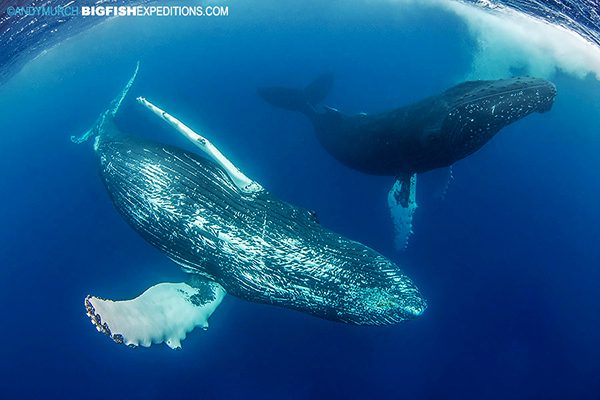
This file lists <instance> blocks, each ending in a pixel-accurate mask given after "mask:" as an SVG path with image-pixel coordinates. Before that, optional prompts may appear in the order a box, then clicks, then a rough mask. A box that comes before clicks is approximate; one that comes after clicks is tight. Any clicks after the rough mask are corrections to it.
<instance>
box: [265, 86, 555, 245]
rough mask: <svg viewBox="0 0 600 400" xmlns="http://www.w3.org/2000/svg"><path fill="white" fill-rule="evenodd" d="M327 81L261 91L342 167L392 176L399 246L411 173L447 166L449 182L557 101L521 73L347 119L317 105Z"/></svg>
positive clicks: (411, 205)
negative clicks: (465, 163)
mask: <svg viewBox="0 0 600 400" xmlns="http://www.w3.org/2000/svg"><path fill="white" fill-rule="evenodd" d="M332 83H333V77H332V75H323V76H321V77H319V78H318V79H316V80H315V81H314V82H313V83H311V84H310V85H308V86H307V87H306V88H304V89H292V88H286V87H265V88H260V89H258V93H259V95H260V96H261V97H262V98H263V99H264V100H266V101H267V102H269V103H270V104H272V105H275V106H277V107H280V108H284V109H287V110H292V111H299V112H301V113H303V114H305V115H306V116H307V117H308V118H309V119H310V121H311V122H312V124H313V126H314V129H315V132H316V135H317V138H318V140H319V142H320V143H321V145H322V146H323V147H324V148H325V149H326V150H327V151H328V152H329V154H331V155H332V156H333V157H334V158H336V159H337V160H338V161H340V162H341V163H342V164H344V165H346V166H348V167H350V168H353V169H355V170H357V171H360V172H363V173H366V174H373V175H387V176H393V177H395V178H396V182H395V183H394V185H393V187H392V189H391V190H390V193H389V195H388V204H389V207H390V210H391V213H392V217H393V219H394V225H395V227H396V235H397V236H396V238H397V242H396V243H397V245H398V247H400V248H404V247H405V246H406V243H407V240H408V238H409V236H410V234H411V233H412V217H413V214H414V212H415V210H416V207H417V203H416V199H415V189H416V174H418V173H423V172H427V171H431V170H434V169H438V168H448V170H447V172H446V177H447V179H446V181H448V179H450V178H451V176H452V174H451V170H450V169H449V168H450V167H451V166H452V164H454V163H455V162H457V161H458V160H461V159H463V158H465V157H467V156H468V155H470V154H473V153H474V152H476V151H477V150H479V149H480V148H481V147H482V146H483V145H484V144H485V143H487V142H488V141H489V140H490V139H491V138H492V137H494V135H495V134H496V133H498V132H499V131H500V130H501V129H502V128H503V127H505V126H507V125H509V124H511V123H513V122H515V121H517V120H519V119H521V118H523V117H525V116H527V115H529V114H531V113H533V112H540V113H543V112H546V111H549V110H550V109H551V107H552V104H553V102H554V98H555V96H556V88H555V86H554V84H552V83H551V82H549V81H547V80H544V79H539V78H531V77H524V76H522V77H515V78H510V79H500V80H481V81H469V82H463V83H461V84H458V85H456V86H454V87H452V88H450V89H448V90H446V91H444V92H442V93H440V94H438V95H436V96H432V97H428V98H426V99H423V100H421V101H419V102H417V103H414V104H410V105H407V106H404V107H400V108H396V109H393V110H390V111H384V112H380V113H375V114H365V113H360V114H355V115H347V114H343V113H342V112H340V111H338V110H336V109H334V108H331V107H323V108H322V109H318V108H317V105H318V104H319V103H321V102H322V101H323V100H324V98H325V97H326V95H327V93H328V92H329V90H330V88H331V87H332ZM443 191H445V189H444V190H443Z"/></svg>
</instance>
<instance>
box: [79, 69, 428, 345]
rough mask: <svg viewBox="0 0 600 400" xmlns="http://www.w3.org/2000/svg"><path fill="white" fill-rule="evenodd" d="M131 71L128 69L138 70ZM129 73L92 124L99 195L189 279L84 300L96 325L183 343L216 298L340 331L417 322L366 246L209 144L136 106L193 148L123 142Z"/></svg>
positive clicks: (393, 278)
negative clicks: (120, 118) (304, 316)
mask: <svg viewBox="0 0 600 400" xmlns="http://www.w3.org/2000/svg"><path fill="white" fill-rule="evenodd" d="M136 71H137V69H136ZM134 79H135V74H134V76H133V77H132V78H131V79H130V81H129V82H128V83H127V85H126V86H125V89H124V90H123V92H122V93H121V94H120V96H119V97H117V99H115V100H114V101H113V103H112V104H111V106H110V107H109V108H108V110H107V111H105V112H104V113H103V114H101V116H100V117H99V118H98V120H97V121H96V124H95V125H94V127H93V128H92V129H90V130H88V131H87V132H86V133H85V134H83V135H82V136H81V137H73V138H72V140H73V141H74V142H76V143H82V142H84V141H85V140H87V139H90V138H95V140H94V149H95V153H96V155H97V157H98V161H99V165H100V173H101V177H102V181H103V183H104V185H105V187H106V190H107V192H108V194H109V196H110V198H111V199H112V203H113V204H114V206H115V208H116V209H117V210H118V212H119V213H120V214H121V216H122V217H123V218H124V219H125V221H127V223H128V224H129V225H131V226H132V227H133V228H134V230H135V231H137V232H138V233H139V234H140V235H141V236H142V237H143V238H144V239H145V240H146V241H148V242H149V243H150V244H151V245H153V246H155V247H156V248H158V249H160V250H161V251H162V252H164V253H165V254H166V255H167V256H168V257H169V258H170V259H171V260H172V261H174V262H175V263H176V264H178V265H179V266H181V267H182V269H183V271H184V272H186V273H188V276H189V278H188V279H187V281H185V282H179V283H160V284H157V285H155V286H153V287H151V288H150V289H148V290H146V291H145V292H144V293H143V294H141V295H140V296H139V297H137V298H135V299H132V300H124V301H113V300H106V299H102V298H99V297H96V296H87V297H86V299H85V307H86V310H87V314H88V316H89V317H90V318H91V320H92V323H93V324H94V325H95V326H96V328H97V329H98V330H99V331H100V332H103V333H105V334H107V335H109V336H110V337H111V338H112V339H113V340H114V341H116V342H118V343H124V344H127V345H130V346H139V345H141V346H150V345H151V344H152V343H161V342H165V343H166V344H167V345H168V346H169V347H171V348H179V347H181V340H183V339H184V338H185V336H186V334H187V333H188V332H189V331H191V330H192V329H194V328H195V327H197V326H201V327H203V328H207V327H208V318H209V317H210V315H211V314H212V313H213V312H214V311H215V309H216V308H217V307H218V305H219V304H220V302H221V300H222V299H223V298H224V296H225V294H226V293H229V294H232V295H234V296H236V297H238V298H241V299H244V300H248V301H252V302H257V303H263V304H270V305H275V306H280V307H285V308H289V309H293V310H298V311H302V312H305V313H309V314H312V315H314V316H317V317H321V318H324V319H328V320H332V321H338V322H342V323H348V324H359V325H387V324H393V323H397V322H400V321H403V320H409V319H413V318H416V317H417V316H419V315H420V314H421V313H422V312H423V311H424V310H425V308H426V302H425V300H424V299H423V297H422V296H421V294H420V293H419V291H418V289H417V288H416V286H415V285H414V284H413V283H412V282H411V280H410V279H409V278H408V277H407V276H406V275H404V274H403V272H402V271H401V270H400V268H399V267H398V266H397V265H396V264H394V263H393V262H392V261H390V260H389V259H387V258H385V257H384V256H382V255H381V254H379V253H377V252H376V251H375V250H373V249H371V248H369V247H367V246H365V245H363V244H361V243H358V242H356V241H353V240H350V239H347V238H345V237H343V236H341V235H339V234H337V233H335V232H333V231H330V230H328V229H327V228H325V227H323V226H321V225H320V223H319V222H318V221H317V218H316V216H315V214H314V213H313V212H311V211H309V210H306V209H303V208H300V207H297V206H294V205H292V204H289V203H286V202H284V201H281V200H279V199H278V198H276V197H275V196H273V195H272V194H271V193H269V192H268V191H266V190H265V189H264V188H263V187H262V185H260V184H259V183H257V182H256V181H254V180H252V179H250V178H248V177H247V176H246V175H244V174H243V173H242V172H241V171H240V170H239V169H238V168H237V167H236V166H235V165H234V164H233V163H231V161H229V159H227V158H226V157H225V156H224V155H223V154H222V153H221V152H220V151H219V150H218V149H217V148H216V147H215V146H214V145H213V144H212V143H211V142H210V141H209V140H207V139H206V138H205V137H204V136H202V135H200V134H199V133H197V132H195V131H193V130H192V129H191V128H189V127H188V126H186V125H185V124H183V123H182V122H181V121H179V120H178V119H177V118H175V117H173V116H172V115H171V114H169V113H167V112H166V111H164V110H162V109H160V108H159V107H157V106H156V105H154V104H152V103H151V102H150V101H148V100H146V99H145V98H142V97H139V98H138V99H137V101H138V103H139V104H141V105H142V106H144V107H145V108H146V109H148V110H149V111H150V112H152V113H153V114H155V115H156V116H158V117H159V118H160V119H161V120H163V121H164V122H166V123H167V124H169V125H170V126H171V127H173V128H174V129H175V130H176V131H177V132H179V133H180V134H182V135H184V136H185V137H186V138H187V139H189V140H190V141H191V142H192V143H193V144H194V145H196V146H197V147H198V148H199V149H200V150H201V154H196V153H193V152H190V151H187V150H183V149H181V148H178V147H174V146H170V145H166V144H162V143H157V142H153V141H149V140H144V139H141V138H138V137H135V136H130V135H126V134H124V133H123V132H121V131H120V130H119V128H118V127H117V124H116V123H115V120H114V117H115V114H116V113H117V111H118V109H119V106H120V104H121V103H122V101H123V99H124V97H125V96H126V94H127V92H128V91H129V89H130V87H131V85H132V83H133V80H134Z"/></svg>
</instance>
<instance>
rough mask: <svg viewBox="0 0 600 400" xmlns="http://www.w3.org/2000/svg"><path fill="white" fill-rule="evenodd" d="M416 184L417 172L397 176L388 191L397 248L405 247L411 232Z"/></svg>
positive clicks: (402, 248)
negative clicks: (401, 176)
mask: <svg viewBox="0 0 600 400" xmlns="http://www.w3.org/2000/svg"><path fill="white" fill-rule="evenodd" d="M416 185H417V174H412V175H410V176H406V177H403V178H398V179H397V180H396V182H394V186H392V189H391V190H390V192H389V193H388V206H389V207H390V213H391V214H392V220H393V222H394V230H395V235H396V238H395V244H396V247H397V248H398V250H404V249H406V246H407V245H408V239H409V238H410V236H411V235H412V233H413V229H412V220H413V215H414V214H415V210H416V209H417V200H416Z"/></svg>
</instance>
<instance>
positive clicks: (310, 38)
mask: <svg viewBox="0 0 600 400" xmlns="http://www.w3.org/2000/svg"><path fill="white" fill-rule="evenodd" d="M227 4H229V7H230V13H231V15H230V16H228V17H226V18H225V17H224V18H205V19H200V20H194V19H185V18H184V19H170V18H138V19H115V20H110V21H106V22H105V23H102V24H100V25H97V26H95V27H93V28H91V29H89V30H86V31H85V32H83V33H81V34H79V35H77V36H72V37H70V38H69V39H68V40H65V41H63V42H62V43H61V44H60V45H58V46H56V47H54V48H52V49H50V51H48V52H46V53H45V54H43V55H42V56H40V57H38V58H36V59H35V60H34V61H32V62H30V63H28V64H26V65H25V66H24V67H23V69H21V70H20V71H19V72H15V75H14V76H12V78H11V79H10V80H8V81H7V82H6V83H5V84H4V85H3V86H2V87H0V110H1V111H0V126H2V136H1V137H0V154H1V157H0V183H1V187H2V189H1V191H0V194H1V197H0V199H1V200H0V221H2V225H1V226H2V228H1V229H0V266H1V268H0V278H1V281H0V282H1V283H0V316H1V317H2V323H1V328H2V329H1V331H2V333H1V334H0V335H1V336H0V337H1V339H2V342H3V346H2V348H1V350H0V359H1V360H2V362H1V363H0V397H1V398H7V399H11V398H61V399H63V398H74V399H79V398H94V399H95V398H107V397H111V398H119V399H120V398H157V399H162V398H174V399H177V398H202V399H203V398H206V399H222V398H227V399H231V398H239V399H248V398H263V399H275V398H277V399H279V398H294V399H303V398H342V397H346V398H374V397H383V398H406V399H439V398H443V399H447V398H460V399H465V398H477V399H481V398H486V399H488V398H489V399H495V398H499V399H500V398H502V399H505V398H516V399H519V398H522V399H532V398H535V399H538V398H539V399H567V398H577V399H597V398H599V397H600V379H599V376H600V361H599V360H600V348H599V347H598V341H599V340H600V316H599V314H598V310H599V309H600V298H599V297H598V285H599V283H598V282H600V270H599V269H598V266H599V265H600V248H599V247H598V243H600V211H599V209H598V206H597V204H598V199H599V198H600V191H599V189H598V187H597V182H598V181H599V179H600V157H598V154H599V153H600V136H598V134H599V133H600V132H599V131H600V124H599V122H598V121H599V119H598V116H599V112H600V96H599V93H600V90H599V89H600V81H599V79H600V76H599V74H598V69H597V68H598V65H597V64H593V62H594V61H595V60H596V58H594V54H595V53H593V52H592V51H590V52H588V53H585V57H584V56H583V55H582V60H579V59H577V57H574V56H572V55H571V54H569V53H568V52H567V53H566V54H567V56H565V57H562V56H561V54H563V53H561V52H560V51H556V52H552V51H551V50H552V49H557V48H558V49H561V48H560V43H557V42H556V41H554V42H552V43H554V45H556V46H558V47H552V46H553V44H552V43H550V44H549V43H547V42H543V41H539V42H535V43H534V44H535V45H536V46H538V47H542V48H547V49H548V52H549V53H544V54H543V57H542V56H540V55H538V54H533V55H531V57H528V58H523V57H522V53H523V51H524V50H523V48H522V47H518V46H517V44H518V43H517V44H515V38H514V37H507V36H493V37H490V36H486V35H485V32H483V33H482V30H481V27H482V26H484V25H478V24H479V23H480V22H481V24H485V23H487V22H488V20H487V19H485V18H486V17H483V16H481V15H482V14H481V15H480V14H477V13H475V14H465V12H463V11H464V10H465V9H462V8H461V9H460V10H459V11H458V12H457V11H456V9H453V8H448V7H440V6H437V5H436V4H433V3H431V4H430V3H427V4H425V5H423V4H421V5H418V4H416V2H406V1H399V2H384V1H381V2H374V1H371V2H364V3H362V2H359V3H353V4H352V5H350V4H347V3H346V2H341V1H337V2H330V3H328V4H324V3H321V2H296V1H291V2H286V3H284V4H282V3H275V2H269V1H262V2H256V3H252V4H247V2H242V1H237V2H236V1H231V2H227ZM581 4H583V5H585V4H586V3H585V2H584V3H580V5H581ZM509 5H510V4H509ZM593 5H594V2H593V1H592V2H591V3H590V4H589V6H590V7H592V9H591V11H590V12H589V15H591V16H592V17H590V18H589V21H591V25H590V23H586V24H582V25H581V26H588V27H589V29H588V31H591V32H592V36H589V37H593V33H594V32H596V34H597V32H598V30H597V25H596V28H595V30H594V26H593V23H594V21H597V19H594V17H593V16H594V15H596V17H597V15H598V14H597V8H596V10H595V11H594V9H593ZM596 5H597V4H596ZM468 10H470V9H468ZM586 10H589V7H588V8H587V9H586ZM594 12H595V14H594ZM511 21H512V22H514V21H517V22H514V23H521V22H522V21H523V20H522V19H516V20H510V21H509V20H508V19H506V24H509V22H511ZM492 22H493V21H492ZM485 26H486V27H488V25H485ZM520 26H521V27H523V30H524V33H525V34H527V36H529V37H536V35H537V32H538V31H536V30H535V29H537V28H538V26H537V25H535V24H534V25H533V27H530V26H523V25H520ZM486 29H487V28H486ZM501 29H502V27H501V26H493V27H489V30H486V32H492V33H493V32H501ZM528 29H529V30H528ZM499 30H500V31H499ZM513 32H514V29H513ZM541 36H544V37H547V36H548V35H545V34H544V35H541ZM596 37H597V36H596ZM549 40H553V38H550V39H549ZM565 40H566V39H565ZM577 43H579V42H577ZM589 43H590V46H593V45H592V44H591V43H592V42H589ZM515 46H517V47H515ZM544 46H546V47H544ZM564 46H565V47H567V48H568V49H573V48H574V46H572V45H571V42H568V43H566V44H565V45H564ZM530 49H531V48H530V47H527V46H525V50H527V51H529V50H530ZM568 49H563V50H565V51H567V50H568ZM589 49H597V47H589ZM547 54H552V55H553V56H552V57H550V56H548V55H547ZM498 55H501V56H502V58H501V59H499V58H495V57H497V56H498ZM586 57H587V58H586ZM137 60H140V61H141V69H140V73H139V76H138V79H137V82H136V84H135V86H134V87H133V88H132V96H131V98H128V99H127V101H126V103H124V105H123V108H122V110H121V111H120V113H119V116H118V119H117V122H118V124H119V126H120V127H121V128H122V129H123V130H124V131H126V132H130V133H133V134H136V135H140V136H144V137H147V138H152V139H155V140H159V141H162V142H169V143H172V144H175V145H178V146H182V147H185V148H190V147H189V146H188V144H187V143H185V142H184V141H183V139H180V138H179V137H177V136H176V135H175V134H174V133H173V132H172V131H170V130H169V129H168V128H166V127H164V126H163V125H161V124H160V122H157V121H156V120H155V119H153V117H152V116H149V115H147V113H146V112H145V111H144V110H142V109H140V107H139V106H138V105H137V104H135V102H134V101H133V97H134V96H137V95H144V96H146V97H147V98H149V99H151V100H153V101H154V102H156V103H157V104H160V105H162V106H163V107H164V108H165V109H167V110H169V111H170V112H172V113H173V114H176V115H177V116H178V117H179V118H180V119H182V120H183V121H186V122H187V123H189V124H190V125H192V126H193V127H198V128H199V129H202V130H203V131H204V132H205V133H206V135H207V136H209V137H210V138H211V140H212V141H213V142H214V143H215V144H216V145H217V146H218V147H219V148H220V149H221V150H222V151H223V152H224V153H225V154H227V155H228V156H229V157H230V158H231V159H232V160H234V161H235V163H236V164H237V165H239V166H240V167H241V168H243V170H244V171H245V172H246V173H247V174H248V175H249V176H251V177H252V178H254V179H256V180H257V181H259V182H261V183H262V184H263V185H264V186H265V187H266V188H268V190H269V191H271V192H272V193H274V194H276V195H277V196H278V197H279V198H281V199H284V200H286V201H289V202H291V203H294V204H297V205H300V206H303V207H306V208H309V209H312V210H315V211H316V212H317V214H318V215H319V219H320V221H321V223H322V224H323V225H324V226H326V227H328V228H331V229H333V230H335V231H337V232H340V233H342V234H343V235H345V236H347V237H350V238H352V239H356V240H358V241H361V242H363V243H365V244H367V245H369V246H371V247H373V248H375V249H376V250H378V251H380V252H381V253H382V254H384V255H386V256H387V257H389V258H391V259H393V260H394V261H396V262H397V263H398V264H399V265H400V266H401V267H402V268H403V269H404V271H405V272H406V273H407V274H408V275H409V276H410V277H411V278H412V279H413V280H414V281H415V283H416V284H417V285H418V286H419V288H420V290H421V291H422V293H423V295H424V296H425V297H426V298H427V300H428V304H429V307H428V309H427V310H426V312H425V314H424V315H423V316H421V317H420V318H419V319H417V320H415V321H411V322H409V323H403V324H399V325H395V326H391V327H357V326H350V325H342V324H338V323H333V322H329V321H323V320H319V319H316V318H314V317H311V316H309V315H305V314H301V313H297V312H293V311H290V310H285V309H279V308H274V307H268V306H264V305H258V304H252V303H247V302H244V301H242V300H238V299H236V298H234V297H233V296H228V297H227V298H226V299H225V300H224V302H223V304H222V305H221V307H220V308H219V309H218V310H217V312H215V314H214V315H213V316H212V317H211V320H210V324H211V326H210V329H209V330H208V331H206V332H202V331H200V330H197V331H194V332H192V333H191V334H190V335H189V336H188V338H187V339H186V340H185V341H184V342H183V349H182V350H181V351H171V350H170V349H168V348H167V347H166V346H164V345H160V346H153V347H151V348H149V349H129V348H126V347H124V346H117V345H115V344H114V343H113V342H112V341H111V340H109V339H108V338H107V337H104V336H102V335H99V334H98V333H97V332H96V331H95V329H94V328H93V326H92V325H91V324H90V323H89V320H88V318H87V316H86V315H85V310H84V307H83V298H84V297H85V295H87V294H89V293H93V294H95V295H99V296H102V297H108V298H115V299H117V298H122V299H127V298H131V297H132V296H135V295H137V294H139V293H140V292H141V291H143V290H144V289H146V288H147V287H149V286H151V285H153V284H155V283H157V282H162V281H169V280H173V281H176V280H177V279H179V280H181V279H182V276H183V274H182V273H181V272H180V271H179V268H178V267H177V266H175V265H174V264H173V263H172V262H170V261H169V260H168V259H167V258H166V257H165V256H164V255H162V254H161V253H160V252H158V251H157V250H155V249H154V248H153V247H151V246H150V245H149V244H147V243H146V242H144V241H143V239H142V238H141V237H139V236H138V235H137V234H136V233H135V232H134V231H133V230H132V229H131V228H130V227H129V226H128V225H127V224H126V223H125V222H124V221H123V220H122V219H121V217H120V216H119V215H118V214H117V212H116V211H115V209H114V207H113V206H112V204H111V202H110V200H109V197H108V196H107V194H106V192H105V189H104V187H103V185H102V183H101V180H100V178H99V174H98V168H97V161H96V159H95V156H94V154H93V151H92V148H91V144H87V145H79V146H78V145H74V144H72V143H71V142H70V141H69V137H70V135H72V134H79V133H81V132H83V131H85V130H86V129H87V128H89V126H90V125H91V124H92V122H93V121H94V119H95V118H96V117H97V115H98V114H99V113H100V112H101V111H102V110H104V109H105V107H106V105H107V104H108V102H109V101H110V100H111V99H112V98H113V97H114V96H115V95H116V93H118V91H119V90H120V88H121V87H122V85H123V84H124V83H125V82H126V80H127V79H128V78H129V76H130V74H131V71H132V70H133V68H134V65H135V63H136V61H137ZM323 71H328V72H332V73H333V74H334V75H335V86H334V89H333V91H332V93H331V95H330V96H329V97H328V99H327V104H330V105H332V106H334V107H336V108H339V109H341V110H344V111H347V112H362V111H364V112H375V111H381V110H385V109H389V108H393V107H397V106H399V105H402V104H406V103H409V102H411V101H415V100H418V99H420V98H422V97H425V96H428V95H431V94H435V93H437V92H440V91H442V90H444V89H445V88H447V87H449V86H452V85H454V84H456V83H458V82H460V81H462V80H464V79H467V78H499V77H503V76H506V75H510V74H514V73H531V74H544V75H545V77H547V78H550V79H551V80H552V81H553V82H554V83H555V84H556V86H557V90H558V96H557V99H556V102H555V104H554V107H553V109H552V111H551V112H549V113H546V114H535V115H532V116H529V117H527V118H526V119H524V120H522V121H519V122H517V123H515V124H513V125H511V126H509V127H507V128H505V129H504V130H502V131H501V133H499V134H498V136H497V137H496V138H494V140H492V141H491V142H490V143H488V144H487V145H486V146H485V147H484V148H483V149H482V150H481V151H479V152H477V153H476V154H474V155H473V156H470V157H468V158H467V159H465V160H463V161H461V162H459V163H457V164H456V165H455V167H454V176H455V179H454V181H453V182H452V184H451V186H450V188H449V191H448V193H447V195H446V198H445V199H444V200H443V201H440V200H436V199H434V198H432V197H430V196H427V195H426V193H427V190H426V189H427V178H426V177H425V178H424V179H423V189H424V190H422V192H421V191H420V192H419V194H421V196H420V197H419V204H420V208H419V210H418V213H417V214H416V216H415V235H414V236H413V238H412V239H411V243H410V246H409V247H408V249H407V251H406V252H404V253H398V252H397V251H396V250H395V249H394V246H393V236H392V225H391V221H390V218H389V215H388V213H389V211H388V208H387V204H386V201H385V199H386V196H387V192H388V190H389V188H390V187H391V185H392V183H393V182H392V181H391V179H390V178H385V177H373V176H367V175H363V174H360V173H358V172H355V171H353V170H350V169H348V168H346V167H344V166H342V165H341V164H339V163H337V162H336V161H335V160H334V159H332V158H331V157H330V156H329V155H328V154H327V153H326V152H325V151H324V150H323V149H322V148H321V146H320V145H319V144H318V142H317V141H316V139H315V137H314V134H313V130H312V127H311V126H310V124H309V123H308V121H307V120H306V119H305V118H304V117H303V116H301V115H299V114H298V115H296V114H292V113H289V112H285V111H281V110H275V109H273V108H272V107H270V106H268V105H267V104H265V103H264V102H263V101H262V100H261V99H259V98H258V96H257V95H256V88H257V87H259V86H264V85H271V84H282V85H283V84H285V85H293V86H302V85H304V84H306V83H307V82H309V81H310V80H311V79H312V78H313V77H315V76H317V75H318V74H320V73H321V72H323ZM419 190H421V188H419Z"/></svg>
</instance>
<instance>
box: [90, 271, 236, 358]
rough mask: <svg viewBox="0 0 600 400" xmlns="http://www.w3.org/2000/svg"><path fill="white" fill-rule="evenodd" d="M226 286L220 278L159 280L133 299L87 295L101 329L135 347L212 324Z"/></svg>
mask: <svg viewBox="0 0 600 400" xmlns="http://www.w3.org/2000/svg"><path fill="white" fill-rule="evenodd" d="M224 296H225V289H223V287H221V285H219V284H218V283H216V282H212V281H206V280H202V281H200V282H198V283H194V286H190V285H188V284H187V283H159V284H158V285H155V286H152V287H151V288H149V289H148V290H146V291H145V292H144V293H142V294H141V295H139V296H138V297H136V298H135V299H133V300H122V301H113V300H105V299H100V298H98V297H94V296H87V297H86V298H85V308H86V310H87V315H88V316H89V317H90V319H91V320H92V323H93V324H94V325H95V326H96V329H97V330H98V331H99V332H102V333H105V334H107V335H109V336H110V337H111V338H112V339H113V340H114V341H115V342H117V343H123V344H126V345H128V346H131V347H137V346H144V347H149V346H150V345H152V344H153V343H162V342H164V343H166V344H167V346H169V347H170V348H172V349H178V348H181V341H182V340H183V339H185V337H186V335H187V333H188V332H190V331H192V330H193V329H194V328H196V327H198V326H199V327H202V328H203V329H207V328H208V318H209V317H210V316H211V314H212V313H213V312H214V311H215V309H216V308H217V307H218V306H219V304H220V303H221V300H223V297H224Z"/></svg>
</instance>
